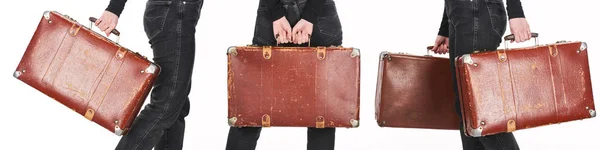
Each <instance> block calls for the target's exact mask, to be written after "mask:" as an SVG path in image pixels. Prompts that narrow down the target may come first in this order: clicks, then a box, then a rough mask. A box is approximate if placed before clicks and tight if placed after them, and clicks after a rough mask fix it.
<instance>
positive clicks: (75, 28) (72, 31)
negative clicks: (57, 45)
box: [69, 24, 81, 36]
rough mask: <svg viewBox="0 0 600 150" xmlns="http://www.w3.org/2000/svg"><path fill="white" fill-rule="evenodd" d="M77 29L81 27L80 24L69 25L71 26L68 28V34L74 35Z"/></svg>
mask: <svg viewBox="0 0 600 150" xmlns="http://www.w3.org/2000/svg"><path fill="white" fill-rule="evenodd" d="M79 29H81V26H78V25H76V24H73V25H71V28H70V29H69V34H70V35H71V36H75V35H77V33H78V32H79Z"/></svg>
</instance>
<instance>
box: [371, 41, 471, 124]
mask: <svg viewBox="0 0 600 150" xmlns="http://www.w3.org/2000/svg"><path fill="white" fill-rule="evenodd" d="M428 49H431V47H428ZM428 52H429V50H428ZM450 63H451V61H450V60H449V59H448V58H442V57H435V56H431V55H429V54H428V55H425V56H420V55H412V54H405V53H389V52H387V51H385V52H382V53H381V55H380V59H379V73H378V79H377V94H376V100H375V116H376V119H377V123H378V124H379V126H380V127H397V128H422V129H444V130H458V129H459V125H460V122H459V121H460V120H459V118H458V114H457V112H456V110H455V108H454V101H455V100H454V92H452V80H451V78H452V76H451V72H450V71H451V70H450Z"/></svg>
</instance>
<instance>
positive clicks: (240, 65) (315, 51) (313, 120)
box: [227, 46, 360, 128]
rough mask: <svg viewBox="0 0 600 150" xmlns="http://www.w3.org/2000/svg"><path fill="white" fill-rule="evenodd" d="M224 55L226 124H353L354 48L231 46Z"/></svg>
mask: <svg viewBox="0 0 600 150" xmlns="http://www.w3.org/2000/svg"><path fill="white" fill-rule="evenodd" d="M227 54H228V80H227V84H228V107H229V108H228V122H229V125H230V126H233V127H271V126H273V127H275V126H280V127H316V128H334V127H347V128H352V127H358V125H359V104H360V103H359V102H360V97H359V95H360V93H359V92H360V56H359V55H360V52H359V50H358V49H356V48H344V47H270V46H265V47H257V46H234V47H230V48H229V49H228V52H227Z"/></svg>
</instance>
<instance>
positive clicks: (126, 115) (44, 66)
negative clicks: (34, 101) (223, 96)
mask: <svg viewBox="0 0 600 150" xmlns="http://www.w3.org/2000/svg"><path fill="white" fill-rule="evenodd" d="M50 20H51V23H50V22H48V20H46V19H45V18H43V17H42V19H41V21H40V23H39V25H38V27H37V29H36V31H35V33H34V35H33V37H32V39H31V41H30V43H29V46H28V47H27V49H26V51H25V53H24V55H23V57H22V59H21V62H20V63H19V66H18V67H17V69H16V71H23V70H25V72H24V73H22V75H21V76H19V78H18V79H19V80H21V81H23V82H24V83H26V84H28V85H30V86H32V87H33V88H35V89H37V90H39V91H41V92H42V93H44V94H46V95H48V96H49V97H51V98H53V99H55V100H56V101H58V102H60V103H62V104H64V105H65V106H67V107H68V108H70V109H72V110H74V111H75V112H77V113H79V114H81V115H82V116H83V115H85V113H86V111H87V110H88V109H91V110H94V111H95V113H94V116H93V118H92V121H93V122H96V123H97V124H99V125H101V126H102V127H104V128H106V129H107V130H109V131H111V132H114V129H115V126H119V128H120V129H121V130H124V131H127V130H128V129H129V127H130V125H131V123H132V121H133V119H134V118H135V116H137V114H138V112H139V110H140V108H141V105H142V104H143V103H144V101H145V99H146V97H147V95H148V94H149V92H150V90H151V88H152V85H153V82H154V79H155V78H156V76H157V74H158V73H159V72H160V68H158V69H157V70H156V72H154V74H150V73H142V72H141V71H142V70H145V69H146V68H148V66H150V64H152V62H150V61H149V60H147V59H146V58H145V57H143V56H141V55H139V54H137V53H134V52H132V51H130V50H128V49H126V48H124V47H121V48H119V47H120V45H118V44H115V43H114V42H112V41H109V40H108V39H107V38H105V37H103V36H101V35H100V34H97V33H95V32H94V31H91V30H89V29H88V28H87V27H85V26H83V25H81V24H79V23H78V22H76V21H75V20H71V19H70V18H67V17H65V16H64V15H62V14H59V13H58V12H51V13H50ZM73 25H75V28H78V27H81V28H80V29H79V31H78V32H77V34H76V35H75V36H72V34H69V31H70V30H71V27H72V26H73ZM119 49H120V51H121V52H124V53H123V57H122V58H118V56H117V52H118V51H119ZM82 118H83V117H82ZM116 121H118V123H117V122H116Z"/></svg>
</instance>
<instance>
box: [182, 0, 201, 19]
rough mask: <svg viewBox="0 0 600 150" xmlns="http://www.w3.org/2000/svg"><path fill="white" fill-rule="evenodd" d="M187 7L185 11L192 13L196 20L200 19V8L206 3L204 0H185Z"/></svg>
mask: <svg viewBox="0 0 600 150" xmlns="http://www.w3.org/2000/svg"><path fill="white" fill-rule="evenodd" d="M184 2H185V7H184V12H185V13H186V14H188V13H189V14H190V15H191V16H192V17H193V18H195V19H196V20H198V19H200V10H201V9H202V5H204V0H184Z"/></svg>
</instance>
